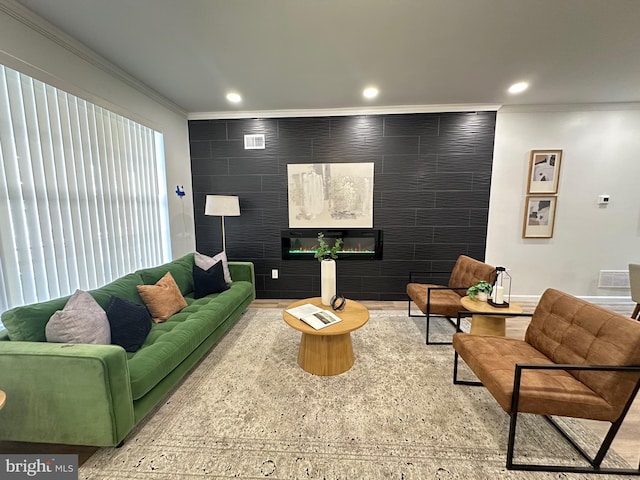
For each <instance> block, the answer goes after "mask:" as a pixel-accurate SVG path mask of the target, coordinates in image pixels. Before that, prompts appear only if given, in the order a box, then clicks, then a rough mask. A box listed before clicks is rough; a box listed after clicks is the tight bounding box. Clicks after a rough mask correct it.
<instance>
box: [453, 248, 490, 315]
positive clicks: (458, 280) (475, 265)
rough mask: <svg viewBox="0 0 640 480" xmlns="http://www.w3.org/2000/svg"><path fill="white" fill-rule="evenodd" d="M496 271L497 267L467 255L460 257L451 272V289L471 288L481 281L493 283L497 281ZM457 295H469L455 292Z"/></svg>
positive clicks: (461, 291)
mask: <svg viewBox="0 0 640 480" xmlns="http://www.w3.org/2000/svg"><path fill="white" fill-rule="evenodd" d="M495 271H496V267H494V266H492V265H489V264H488V263H484V262H481V261H479V260H476V259H474V258H471V257H467V256H466V255H460V256H459V257H458V260H457V261H456V264H455V265H454V267H453V270H451V276H450V277H449V287H450V288H456V287H465V288H469V287H471V286H473V285H475V284H476V283H478V282H479V281H480V280H484V281H485V282H488V283H493V282H494V281H495V279H496V276H495ZM455 293H456V294H457V295H459V296H460V297H464V296H465V295H466V294H467V292H466V291H465V290H455ZM454 315H455V314H454Z"/></svg>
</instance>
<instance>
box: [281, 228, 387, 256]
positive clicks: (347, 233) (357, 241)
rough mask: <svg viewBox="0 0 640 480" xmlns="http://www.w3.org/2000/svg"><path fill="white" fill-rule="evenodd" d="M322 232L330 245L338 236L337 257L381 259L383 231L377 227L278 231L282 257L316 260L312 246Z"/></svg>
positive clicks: (316, 242)
mask: <svg viewBox="0 0 640 480" xmlns="http://www.w3.org/2000/svg"><path fill="white" fill-rule="evenodd" d="M320 232H322V233H324V237H325V239H326V240H327V243H328V244H329V246H333V244H334V242H335V240H336V239H337V238H341V239H342V241H343V244H342V248H341V249H340V250H339V251H338V258H339V259H341V260H342V259H358V260H363V259H369V260H382V245H383V242H382V230H379V229H371V228H367V229H353V228H351V229H317V228H296V229H289V230H282V231H281V235H280V237H281V244H282V259H283V260H315V257H314V255H315V253H316V251H315V250H314V248H313V247H314V246H315V245H317V244H318V233H320Z"/></svg>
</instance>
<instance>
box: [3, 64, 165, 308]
mask: <svg viewBox="0 0 640 480" xmlns="http://www.w3.org/2000/svg"><path fill="white" fill-rule="evenodd" d="M162 143H163V140H162V134H160V133H159V132H156V131H154V130H152V129H150V128H148V127H145V126H143V125H140V124H138V123H136V122H133V121H131V120H129V119H127V118H125V117H123V116H120V115H117V114H115V113H113V112H110V111H109V110H106V109H105V108H102V107H100V106H97V105H94V104H92V103H90V102H87V101H85V100H82V99H80V98H78V97H76V96H74V95H71V94H69V93H66V92H63V91H61V90H59V89H57V88H55V87H52V86H50V85H47V84H45V83H43V82H40V81H38V80H35V79H33V78H31V77H29V76H27V75H24V74H22V73H19V72H17V71H15V70H12V69H9V68H7V67H4V66H2V65H0V312H2V311H5V310H7V309H9V308H11V307H13V306H16V305H22V304H28V303H33V302H39V301H43V300H47V299H50V298H56V297H60V296H64V295H69V294H71V293H73V291H75V289H78V288H80V289H83V290H89V289H92V288H97V287H99V286H101V285H104V284H105V283H108V282H109V281H111V280H114V279H115V278H117V277H120V276H122V275H124V274H127V273H129V272H132V271H134V270H136V269H139V268H144V267H148V266H152V265H158V264H160V263H163V262H165V261H168V259H169V234H168V212H167V198H166V196H167V193H166V182H165V173H164V170H165V169H164V153H163V148H162Z"/></svg>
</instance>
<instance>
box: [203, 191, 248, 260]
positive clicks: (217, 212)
mask: <svg viewBox="0 0 640 480" xmlns="http://www.w3.org/2000/svg"><path fill="white" fill-rule="evenodd" d="M204 214H205V215H210V216H214V217H222V250H223V251H225V252H226V251H227V242H226V239H225V234H224V217H239V216H240V201H239V200H238V197H235V196H230V195H207V200H206V202H205V204H204Z"/></svg>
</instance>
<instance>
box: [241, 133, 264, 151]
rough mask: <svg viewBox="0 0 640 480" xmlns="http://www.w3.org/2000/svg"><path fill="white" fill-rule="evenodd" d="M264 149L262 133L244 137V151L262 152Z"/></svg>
mask: <svg viewBox="0 0 640 480" xmlns="http://www.w3.org/2000/svg"><path fill="white" fill-rule="evenodd" d="M264 148H265V141H264V133H259V134H255V135H245V136H244V149H245V150H264Z"/></svg>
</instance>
